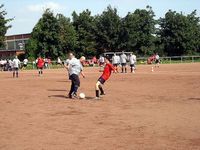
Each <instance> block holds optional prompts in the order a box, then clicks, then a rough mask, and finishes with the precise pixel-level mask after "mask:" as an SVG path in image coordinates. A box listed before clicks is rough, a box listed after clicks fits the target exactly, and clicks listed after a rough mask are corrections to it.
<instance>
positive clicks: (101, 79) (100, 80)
mask: <svg viewBox="0 0 200 150" xmlns="http://www.w3.org/2000/svg"><path fill="white" fill-rule="evenodd" d="M98 81H99V82H100V83H101V84H104V83H105V81H106V80H104V78H102V77H100V78H99V79H98Z"/></svg>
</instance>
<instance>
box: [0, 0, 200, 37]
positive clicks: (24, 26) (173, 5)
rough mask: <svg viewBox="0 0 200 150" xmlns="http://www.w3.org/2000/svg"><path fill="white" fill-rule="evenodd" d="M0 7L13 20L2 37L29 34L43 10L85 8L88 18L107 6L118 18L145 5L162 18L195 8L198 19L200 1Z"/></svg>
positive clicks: (20, 1) (112, 0)
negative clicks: (170, 11)
mask: <svg viewBox="0 0 200 150" xmlns="http://www.w3.org/2000/svg"><path fill="white" fill-rule="evenodd" d="M0 4H4V9H5V10H6V12H7V13H8V14H7V16H6V17H7V18H14V20H13V21H12V22H10V24H11V25H12V28H11V29H9V30H8V32H7V34H6V35H13V34H22V33H30V32H31V31H32V29H33V27H34V26H35V24H36V23H37V22H38V20H39V18H40V17H41V16H42V13H43V10H44V9H45V8H47V7H48V8H51V10H53V11H54V13H62V14H63V15H65V16H66V17H71V14H72V12H73V11H74V10H75V11H76V12H77V13H80V12H82V11H83V10H85V9H89V10H90V11H91V12H92V15H96V14H101V13H102V12H103V11H104V10H105V9H106V7H107V6H108V5H111V6H112V7H116V8H117V10H118V14H119V15H120V16H121V17H124V16H125V15H126V14H127V13H128V12H134V11H135V9H145V8H146V6H147V5H150V6H151V7H152V8H153V11H154V12H155V15H156V18H159V17H163V16H164V15H165V13H166V12H167V11H168V10H169V9H171V10H174V11H177V12H183V13H184V14H185V15H186V14H189V13H191V12H192V11H193V10H195V9H196V10H197V15H198V16H199V17H200V7H199V6H200V0H1V1H0Z"/></svg>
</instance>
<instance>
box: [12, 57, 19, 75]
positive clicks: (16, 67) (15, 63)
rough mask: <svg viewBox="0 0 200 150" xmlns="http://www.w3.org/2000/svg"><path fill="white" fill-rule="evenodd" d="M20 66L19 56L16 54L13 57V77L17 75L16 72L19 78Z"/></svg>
mask: <svg viewBox="0 0 200 150" xmlns="http://www.w3.org/2000/svg"><path fill="white" fill-rule="evenodd" d="M19 68H20V61H19V59H18V58H17V56H15V58H14V59H13V78H14V77H15V74H16V77H17V78H18V74H19V73H18V71H19Z"/></svg>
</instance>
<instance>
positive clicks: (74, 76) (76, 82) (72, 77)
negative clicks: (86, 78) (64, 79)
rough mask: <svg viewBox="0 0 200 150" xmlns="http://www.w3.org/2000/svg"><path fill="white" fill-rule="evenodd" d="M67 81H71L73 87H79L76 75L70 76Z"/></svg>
mask: <svg viewBox="0 0 200 150" xmlns="http://www.w3.org/2000/svg"><path fill="white" fill-rule="evenodd" d="M69 79H70V80H71V81H72V83H73V84H74V85H77V86H80V79H79V76H78V75H76V74H72V75H70V76H69Z"/></svg>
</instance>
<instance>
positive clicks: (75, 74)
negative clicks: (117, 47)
mask: <svg viewBox="0 0 200 150" xmlns="http://www.w3.org/2000/svg"><path fill="white" fill-rule="evenodd" d="M109 59H110V58H109V57H108V56H100V58H99V65H100V66H102V67H103V68H104V69H103V73H102V75H101V76H100V77H99V78H98V80H97V82H96V84H95V95H96V97H95V99H100V95H105V92H104V90H103V84H104V83H105V82H106V81H107V80H108V79H109V78H110V76H111V73H112V72H114V73H117V72H118V66H119V65H121V69H122V73H127V62H128V61H129V62H130V68H131V73H134V72H135V64H136V56H135V55H133V54H132V53H131V54H130V56H128V57H127V56H126V54H125V53H124V52H122V54H121V55H120V56H117V55H116V54H115V53H114V55H113V57H112V58H111V59H112V60H111V61H112V63H111V62H110V60H109ZM84 61H85V57H83V56H82V57H81V58H80V59H79V60H78V59H77V58H75V56H74V55H73V54H72V53H70V54H69V59H68V60H67V61H66V63H65V65H64V66H65V68H66V69H67V70H68V73H69V79H70V80H71V88H70V91H69V93H68V97H69V98H71V99H75V98H78V95H77V91H78V88H79V86H80V79H79V75H80V74H81V75H82V76H83V78H85V75H84V73H83V64H84Z"/></svg>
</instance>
